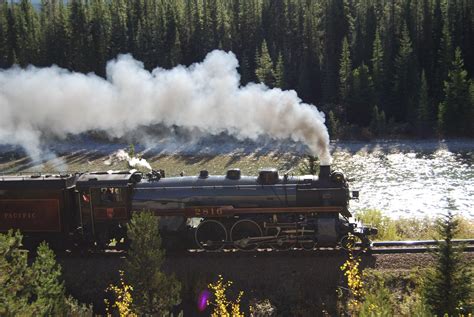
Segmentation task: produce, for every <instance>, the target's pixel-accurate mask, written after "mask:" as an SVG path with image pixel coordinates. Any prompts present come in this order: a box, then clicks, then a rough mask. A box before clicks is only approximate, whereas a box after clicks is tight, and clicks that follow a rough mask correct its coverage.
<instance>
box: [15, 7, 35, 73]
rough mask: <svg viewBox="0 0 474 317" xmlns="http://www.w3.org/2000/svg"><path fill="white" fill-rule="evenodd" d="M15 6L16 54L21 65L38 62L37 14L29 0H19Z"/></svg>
mask: <svg viewBox="0 0 474 317" xmlns="http://www.w3.org/2000/svg"><path fill="white" fill-rule="evenodd" d="M13 6H14V7H15V9H14V13H15V26H16V45H17V47H16V48H17V50H16V56H17V58H18V63H19V64H20V65H21V66H26V65H28V64H36V65H37V64H38V62H39V60H40V58H39V57H40V54H39V49H40V36H39V32H40V27H39V20H38V14H37V12H36V10H35V9H34V8H33V6H32V5H31V2H30V1H29V0H21V2H20V3H19V4H17V5H13Z"/></svg>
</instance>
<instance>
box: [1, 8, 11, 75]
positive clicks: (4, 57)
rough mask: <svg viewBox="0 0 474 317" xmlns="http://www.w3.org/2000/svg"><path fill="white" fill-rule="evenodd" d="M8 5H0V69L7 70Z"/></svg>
mask: <svg viewBox="0 0 474 317" xmlns="http://www.w3.org/2000/svg"><path fill="white" fill-rule="evenodd" d="M7 14H8V3H7V2H3V3H0V68H7V67H8V66H10V65H9V64H8V50H9V47H8V20H7Z"/></svg>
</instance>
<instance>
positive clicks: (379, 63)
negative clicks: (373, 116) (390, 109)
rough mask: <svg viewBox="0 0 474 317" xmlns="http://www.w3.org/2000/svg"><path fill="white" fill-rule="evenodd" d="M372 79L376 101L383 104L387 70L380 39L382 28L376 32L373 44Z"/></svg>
mask: <svg viewBox="0 0 474 317" xmlns="http://www.w3.org/2000/svg"><path fill="white" fill-rule="evenodd" d="M371 61H372V79H373V81H374V90H375V102H376V103H377V104H379V105H381V104H383V101H384V99H383V98H384V93H385V80H386V79H385V71H384V52H383V47H382V40H381V39H380V30H379V29H377V31H376V33H375V40H374V43H373V46H372V60H371Z"/></svg>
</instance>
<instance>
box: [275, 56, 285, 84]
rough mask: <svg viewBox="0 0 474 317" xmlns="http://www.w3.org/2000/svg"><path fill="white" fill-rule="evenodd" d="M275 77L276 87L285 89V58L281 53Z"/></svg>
mask: <svg viewBox="0 0 474 317" xmlns="http://www.w3.org/2000/svg"><path fill="white" fill-rule="evenodd" d="M274 77H275V87H278V88H282V89H284V88H285V64H284V62H283V56H282V54H281V53H280V54H278V60H277V64H276V67H275V73H274Z"/></svg>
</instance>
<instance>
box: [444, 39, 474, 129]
mask: <svg viewBox="0 0 474 317" xmlns="http://www.w3.org/2000/svg"><path fill="white" fill-rule="evenodd" d="M469 85H470V83H469V80H468V78H467V72H466V71H465V70H464V62H463V59H462V56H461V49H460V48H459V47H458V48H456V52H455V57H454V60H453V62H452V66H451V70H450V71H449V75H448V80H447V81H446V82H445V83H444V95H445V97H444V100H443V102H442V103H441V104H440V106H439V112H438V125H439V127H440V129H441V131H442V132H444V133H445V134H446V135H449V136H453V135H457V136H461V135H468V134H469V133H472V124H473V122H472V104H471V96H470V91H469V89H470V87H469Z"/></svg>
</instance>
